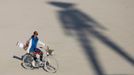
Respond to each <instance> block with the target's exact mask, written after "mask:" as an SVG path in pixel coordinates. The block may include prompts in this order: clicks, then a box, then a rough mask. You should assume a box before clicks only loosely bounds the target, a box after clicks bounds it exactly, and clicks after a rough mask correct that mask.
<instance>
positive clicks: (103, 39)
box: [90, 31, 134, 66]
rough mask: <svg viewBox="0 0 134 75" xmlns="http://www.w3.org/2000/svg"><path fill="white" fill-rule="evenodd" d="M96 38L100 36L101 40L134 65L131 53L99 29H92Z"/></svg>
mask: <svg viewBox="0 0 134 75" xmlns="http://www.w3.org/2000/svg"><path fill="white" fill-rule="evenodd" d="M90 32H91V33H92V34H93V35H94V36H95V37H96V38H98V39H99V40H100V41H102V42H103V43H104V44H105V45H107V46H108V47H110V48H112V49H113V50H114V51H115V52H117V53H118V54H119V55H120V56H122V57H123V58H124V59H126V60H127V61H128V62H129V63H131V64H132V65H133V66H134V58H132V57H130V56H129V54H127V53H126V52H125V51H124V50H123V49H122V48H121V47H119V46H118V45H116V44H115V43H114V42H113V41H111V40H110V39H109V38H107V37H106V36H104V35H103V34H101V33H100V32H97V31H90Z"/></svg>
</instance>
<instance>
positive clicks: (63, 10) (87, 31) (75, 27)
mask: <svg viewBox="0 0 134 75" xmlns="http://www.w3.org/2000/svg"><path fill="white" fill-rule="evenodd" d="M48 3H49V4H51V5H53V6H56V7H59V8H60V10H57V14H58V17H59V20H60V22H61V23H62V24H61V25H62V27H63V29H64V31H65V33H66V34H67V35H73V36H76V39H77V40H78V41H79V43H80V44H81V47H82V48H83V50H84V51H85V53H86V56H87V58H88V59H89V62H91V63H92V65H93V68H94V70H95V72H96V74H97V75H104V70H103V67H102V65H101V63H100V62H99V60H98V58H97V54H96V52H95V49H94V48H93V44H92V41H91V39H90V37H89V35H90V36H94V37H95V38H97V39H99V40H100V41H101V42H102V43H103V44H105V45H106V46H108V47H110V48H112V50H114V51H115V52H116V53H118V54H119V55H120V56H122V57H123V58H124V59H125V60H127V61H128V62H129V63H130V64H132V65H134V59H133V58H132V57H130V56H129V55H128V54H127V53H126V52H124V50H123V49H122V48H121V47H119V46H118V45H117V44H116V43H114V42H113V41H112V40H110V39H109V38H108V37H107V36H105V35H103V33H101V32H100V31H98V30H97V29H98V28H100V29H106V28H105V27H103V26H101V25H100V24H99V23H97V22H96V21H95V20H94V19H92V18H91V17H90V16H88V15H86V14H85V13H83V12H82V11H80V10H79V9H77V8H75V4H72V3H63V2H48Z"/></svg>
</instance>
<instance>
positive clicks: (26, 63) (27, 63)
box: [21, 54, 34, 69]
mask: <svg viewBox="0 0 134 75" xmlns="http://www.w3.org/2000/svg"><path fill="white" fill-rule="evenodd" d="M33 61H34V59H33V57H32V55H30V54H25V55H24V56H23V59H22V63H21V65H22V67H23V68H25V69H33V66H32V62H33Z"/></svg>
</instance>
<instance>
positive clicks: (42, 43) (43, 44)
mask: <svg viewBox="0 0 134 75" xmlns="http://www.w3.org/2000/svg"><path fill="white" fill-rule="evenodd" d="M38 43H39V44H41V45H42V46H43V47H45V48H47V45H46V44H45V43H44V42H42V41H40V40H39V41H38Z"/></svg>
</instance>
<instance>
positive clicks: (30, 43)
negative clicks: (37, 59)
mask: <svg viewBox="0 0 134 75" xmlns="http://www.w3.org/2000/svg"><path fill="white" fill-rule="evenodd" d="M31 46H32V39H31V40H30V41H29V45H28V48H27V53H29V51H30V48H31Z"/></svg>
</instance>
